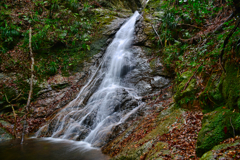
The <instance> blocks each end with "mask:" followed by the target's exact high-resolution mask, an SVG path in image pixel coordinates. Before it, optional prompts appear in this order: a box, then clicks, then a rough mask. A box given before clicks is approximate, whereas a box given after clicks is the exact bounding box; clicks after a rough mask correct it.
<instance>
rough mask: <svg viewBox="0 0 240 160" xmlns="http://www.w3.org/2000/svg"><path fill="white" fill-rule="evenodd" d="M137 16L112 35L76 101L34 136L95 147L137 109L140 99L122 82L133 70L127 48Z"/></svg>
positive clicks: (132, 60) (131, 55) (130, 53)
mask: <svg viewBox="0 0 240 160" xmlns="http://www.w3.org/2000/svg"><path fill="white" fill-rule="evenodd" d="M138 16H139V13H138V12H135V13H134V14H133V16H132V17H130V19H129V20H128V21H127V22H126V23H125V24H124V25H123V26H122V27H121V28H120V30H119V31H118V32H117V33H116V35H115V38H114V39H113V41H112V43H111V44H110V45H109V46H108V48H107V50H106V52H105V55H104V58H103V61H102V62H101V64H100V65H99V68H98V69H97V71H96V73H95V74H94V75H92V77H91V78H90V80H89V82H88V83H87V84H86V85H85V86H84V87H83V88H82V90H81V91H80V93H79V94H78V96H77V98H76V99H74V100H73V101H72V102H70V103H69V105H68V106H67V107H65V108H64V109H62V110H61V111H60V112H59V113H58V114H57V115H56V116H55V117H54V118H53V119H52V120H51V122H49V123H48V124H47V125H45V126H43V127H42V128H41V129H40V130H39V131H38V132H37V136H39V135H44V136H51V137H53V138H62V139H73V140H81V141H85V142H88V143H90V144H92V145H95V146H99V143H102V141H103V140H104V138H106V137H107V136H109V133H111V131H112V127H113V126H116V125H118V124H120V123H122V122H123V121H125V120H126V119H127V118H128V117H129V116H130V115H131V114H132V113H133V112H135V111H136V110H137V109H138V108H139V107H140V104H141V103H142V102H141V99H140V98H139V97H138V95H137V93H136V91H135V90H134V88H131V87H129V85H127V82H126V80H124V75H126V74H128V73H129V72H131V70H132V69H133V68H134V57H133V54H132V52H131V49H130V47H131V43H132V40H133V34H134V28H135V23H136V20H137V18H138ZM92 92H93V93H92Z"/></svg>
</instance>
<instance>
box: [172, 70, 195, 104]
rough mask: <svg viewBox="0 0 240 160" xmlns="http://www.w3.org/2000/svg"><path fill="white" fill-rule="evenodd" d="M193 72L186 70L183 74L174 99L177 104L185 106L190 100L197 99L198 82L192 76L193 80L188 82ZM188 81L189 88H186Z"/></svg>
mask: <svg viewBox="0 0 240 160" xmlns="http://www.w3.org/2000/svg"><path fill="white" fill-rule="evenodd" d="M192 75H193V73H192V72H191V71H186V72H184V73H182V75H181V77H180V78H181V79H182V81H181V83H180V84H179V85H178V86H177V91H176V93H175V95H174V100H175V102H176V104H177V105H179V106H183V105H184V104H187V103H188V102H190V101H193V100H194V99H195V94H196V92H197V89H196V82H197V80H196V79H195V78H192V79H191V81H190V82H189V83H188V81H189V79H190V78H191V77H192ZM187 83H188V86H187V88H186V89H185V90H184V88H185V85H186V84H187Z"/></svg>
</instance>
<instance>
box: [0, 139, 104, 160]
mask: <svg viewBox="0 0 240 160" xmlns="http://www.w3.org/2000/svg"><path fill="white" fill-rule="evenodd" d="M107 159H108V157H107V156H105V155H103V154H102V153H101V150H100V149H98V148H93V147H91V146H90V144H88V143H85V142H81V141H80V142H78V141H70V140H61V139H55V138H39V139H37V138H33V139H27V140H26V141H25V143H24V144H22V145H21V144H20V140H13V141H7V142H1V143H0V160H107Z"/></svg>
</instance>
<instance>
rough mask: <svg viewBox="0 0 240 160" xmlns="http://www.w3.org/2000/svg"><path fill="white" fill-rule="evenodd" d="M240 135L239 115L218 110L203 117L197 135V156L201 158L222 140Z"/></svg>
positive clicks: (226, 110) (221, 109) (225, 110)
mask: <svg viewBox="0 0 240 160" xmlns="http://www.w3.org/2000/svg"><path fill="white" fill-rule="evenodd" d="M230 119H231V122H232V125H233V127H234V130H235V134H239V133H240V114H239V113H236V112H234V113H233V112H232V111H231V110H228V109H223V108H218V109H216V110H215V111H212V112H210V113H208V114H205V115H204V118H203V121H202V129H201V130H200V132H199V134H198V140H197V150H196V153H197V156H202V155H203V154H204V153H205V152H207V151H209V150H211V149H212V148H213V147H214V146H215V145H218V144H219V143H220V142H222V141H223V140H225V139H227V138H230V137H233V135H234V133H233V128H232V126H231V123H230Z"/></svg>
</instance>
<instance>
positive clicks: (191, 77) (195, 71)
mask: <svg viewBox="0 0 240 160" xmlns="http://www.w3.org/2000/svg"><path fill="white" fill-rule="evenodd" d="M202 64H203V62H202V63H201V64H200V65H199V66H198V68H197V69H196V71H195V72H194V73H193V75H192V76H191V78H190V79H189V80H188V82H187V83H186V84H185V87H184V89H183V90H182V91H184V90H185V89H186V88H187V86H188V84H189V83H190V81H191V80H192V78H193V76H194V75H195V74H196V73H197V71H198V69H199V67H201V66H202Z"/></svg>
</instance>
